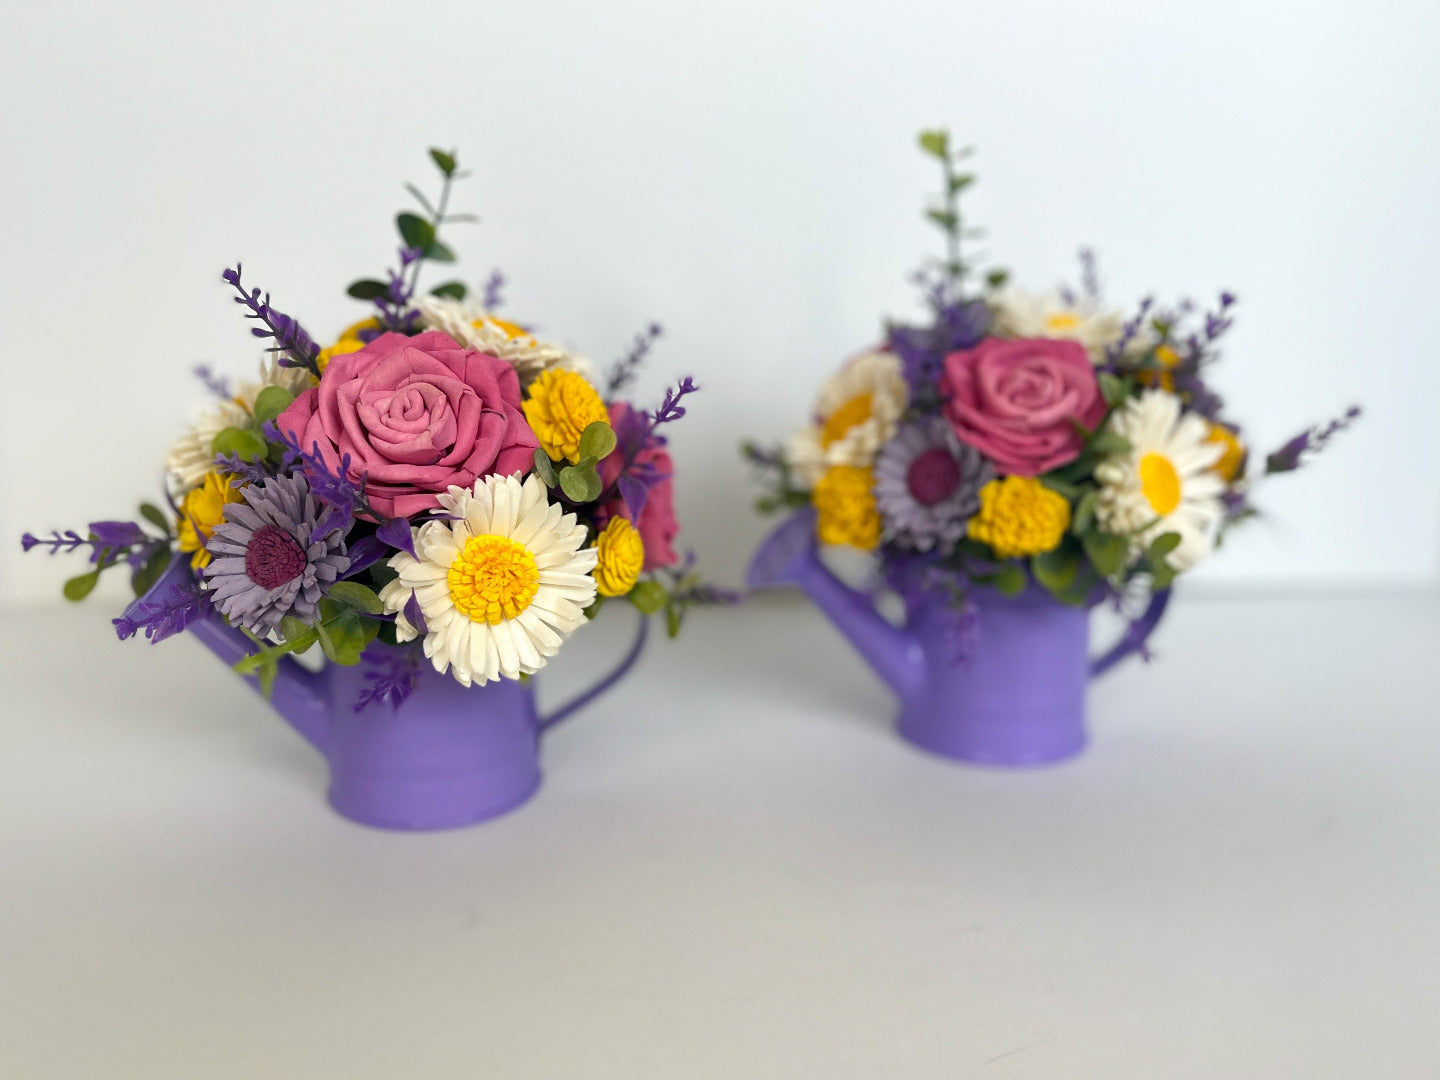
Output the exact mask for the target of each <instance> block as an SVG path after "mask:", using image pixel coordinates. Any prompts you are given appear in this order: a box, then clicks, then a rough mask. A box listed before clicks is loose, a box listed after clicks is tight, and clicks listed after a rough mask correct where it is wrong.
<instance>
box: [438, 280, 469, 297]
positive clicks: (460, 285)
mask: <svg viewBox="0 0 1440 1080" xmlns="http://www.w3.org/2000/svg"><path fill="white" fill-rule="evenodd" d="M430 295H431V296H448V297H449V298H450V299H451V300H464V299H465V283H464V282H463V281H447V282H445V284H443V285H436V286H435V288H433V289H431V290H430Z"/></svg>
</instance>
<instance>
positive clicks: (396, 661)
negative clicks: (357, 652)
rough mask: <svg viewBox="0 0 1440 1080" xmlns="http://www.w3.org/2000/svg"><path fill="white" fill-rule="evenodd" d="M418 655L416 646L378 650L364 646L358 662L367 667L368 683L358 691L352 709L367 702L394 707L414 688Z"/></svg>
mask: <svg viewBox="0 0 1440 1080" xmlns="http://www.w3.org/2000/svg"><path fill="white" fill-rule="evenodd" d="M421 659H422V656H421V653H420V650H419V649H416V648H409V649H385V650H383V651H382V652H379V653H377V652H376V651H375V650H373V649H367V650H366V651H365V653H364V655H363V657H362V659H361V663H363V664H364V665H365V666H366V668H367V669H368V670H367V671H366V672H365V681H366V682H367V683H368V684H369V685H368V686H366V687H365V689H363V690H361V691H360V697H359V698H358V699H357V700H356V702H355V711H356V712H357V713H358V712H362V711H363V710H364V709H365V708H366V707H367V706H369V705H389V706H390V707H391V708H392V709H393V708H398V707H399V706H400V705H401V704H402V703H403V702H404V701H405V699H406V698H408V697H409V696H410V694H411V692H412V691H413V690H414V689H415V679H416V676H418V675H419V674H420V662H421Z"/></svg>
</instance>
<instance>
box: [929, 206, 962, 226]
mask: <svg viewBox="0 0 1440 1080" xmlns="http://www.w3.org/2000/svg"><path fill="white" fill-rule="evenodd" d="M925 216H926V217H927V218H929V219H930V220H931V221H933V222H934V223H935V224H936V225H939V226H940V227H941V228H942V229H945V230H946V231H949V230H951V229H953V228H955V226H956V224H958V222H959V220H960V219H959V218H958V217H956V216H955V215H954V214H952V213H951V212H950V211H949V210H935V209H931V210H926V211H925Z"/></svg>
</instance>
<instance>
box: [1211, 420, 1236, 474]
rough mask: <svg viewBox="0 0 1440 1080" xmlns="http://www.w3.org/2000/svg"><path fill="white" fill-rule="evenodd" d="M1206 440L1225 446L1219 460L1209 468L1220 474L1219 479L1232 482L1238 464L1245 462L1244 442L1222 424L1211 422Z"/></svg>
mask: <svg viewBox="0 0 1440 1080" xmlns="http://www.w3.org/2000/svg"><path fill="white" fill-rule="evenodd" d="M1205 441H1206V442H1212V443H1219V444H1220V445H1221V446H1223V447H1224V448H1225V453H1224V454H1222V455H1221V456H1220V460H1219V461H1217V462H1216V463H1215V464H1214V465H1211V466H1210V468H1211V469H1213V470H1214V471H1215V472H1217V473H1219V474H1220V479H1222V480H1224V481H1225V483H1227V484H1233V483H1234V482H1235V477H1237V476H1239V475H1240V466H1241V465H1243V464H1245V444H1244V443H1242V442H1241V441H1240V439H1239V438H1238V437H1237V436H1236V435H1235V433H1234V432H1233V431H1231V430H1230V429H1229V428H1227V427H1226V426H1225V425H1224V424H1211V425H1210V435H1209V437H1208V438H1207V439H1206V440H1205Z"/></svg>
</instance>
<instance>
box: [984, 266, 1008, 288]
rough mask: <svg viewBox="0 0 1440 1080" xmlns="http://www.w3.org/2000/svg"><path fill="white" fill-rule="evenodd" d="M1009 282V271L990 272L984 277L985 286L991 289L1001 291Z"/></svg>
mask: <svg viewBox="0 0 1440 1080" xmlns="http://www.w3.org/2000/svg"><path fill="white" fill-rule="evenodd" d="M1009 280H1010V271H1009V270H991V271H990V272H989V273H988V274H986V275H985V284H986V285H988V286H990V288H992V289H1002V288H1004V287H1005V283H1006V282H1007V281H1009Z"/></svg>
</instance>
